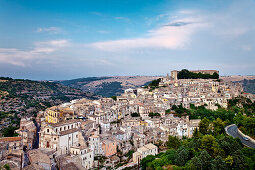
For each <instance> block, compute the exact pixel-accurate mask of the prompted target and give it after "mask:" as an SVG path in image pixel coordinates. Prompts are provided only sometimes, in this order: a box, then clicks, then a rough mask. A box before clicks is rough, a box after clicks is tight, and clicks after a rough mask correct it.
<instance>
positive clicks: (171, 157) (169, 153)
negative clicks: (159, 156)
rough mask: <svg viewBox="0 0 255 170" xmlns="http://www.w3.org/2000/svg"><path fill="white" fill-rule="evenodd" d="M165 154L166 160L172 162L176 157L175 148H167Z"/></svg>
mask: <svg viewBox="0 0 255 170" xmlns="http://www.w3.org/2000/svg"><path fill="white" fill-rule="evenodd" d="M165 154H166V156H167V159H168V161H169V162H172V163H174V160H175V158H176V150H174V149H169V150H167V151H166V153H165Z"/></svg>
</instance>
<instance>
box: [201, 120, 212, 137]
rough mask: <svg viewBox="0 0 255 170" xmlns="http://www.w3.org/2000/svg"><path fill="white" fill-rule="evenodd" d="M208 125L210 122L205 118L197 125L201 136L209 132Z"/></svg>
mask: <svg viewBox="0 0 255 170" xmlns="http://www.w3.org/2000/svg"><path fill="white" fill-rule="evenodd" d="M209 125H210V120H209V119H207V118H203V119H202V120H201V121H200V123H199V132H200V133H202V134H207V132H208V131H209Z"/></svg>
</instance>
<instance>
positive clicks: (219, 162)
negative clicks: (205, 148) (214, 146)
mask: <svg viewBox="0 0 255 170" xmlns="http://www.w3.org/2000/svg"><path fill="white" fill-rule="evenodd" d="M211 168H212V170H218V169H220V170H227V169H228V167H227V164H226V162H225V161H224V160H223V159H222V157H221V156H217V157H216V158H215V159H214V160H212V163H211Z"/></svg>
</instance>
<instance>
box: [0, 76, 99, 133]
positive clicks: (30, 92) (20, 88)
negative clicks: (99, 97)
mask: <svg viewBox="0 0 255 170" xmlns="http://www.w3.org/2000/svg"><path fill="white" fill-rule="evenodd" d="M95 97H96V96H95V95H93V94H92V93H88V92H84V91H81V90H78V89H74V88H72V87H67V86H64V85H61V84H57V83H53V82H48V81H31V80H23V79H11V78H6V77H0V103H1V105H0V121H1V125H0V129H2V128H3V127H6V126H8V125H10V124H15V123H17V122H18V119H19V118H20V117H21V116H26V115H27V116H31V115H34V114H36V113H37V112H38V111H40V110H43V109H45V108H47V107H50V106H53V105H58V104H61V103H64V102H68V101H70V100H73V99H77V98H92V99H93V98H95Z"/></svg>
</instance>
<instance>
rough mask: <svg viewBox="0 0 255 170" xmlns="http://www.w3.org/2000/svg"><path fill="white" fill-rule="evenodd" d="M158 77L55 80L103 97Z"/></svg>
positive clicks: (141, 84)
mask: <svg viewBox="0 0 255 170" xmlns="http://www.w3.org/2000/svg"><path fill="white" fill-rule="evenodd" d="M158 78H159V77H158V76H114V77H88V78H79V79H73V80H63V81H56V82H57V83H60V84H63V85H67V86H70V87H73V88H77V89H81V90H83V91H89V92H92V93H95V94H97V95H101V96H103V97H111V96H118V95H120V94H121V93H123V92H124V90H125V89H128V88H136V87H140V86H143V85H145V84H148V83H149V82H151V81H152V80H155V79H158Z"/></svg>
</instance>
